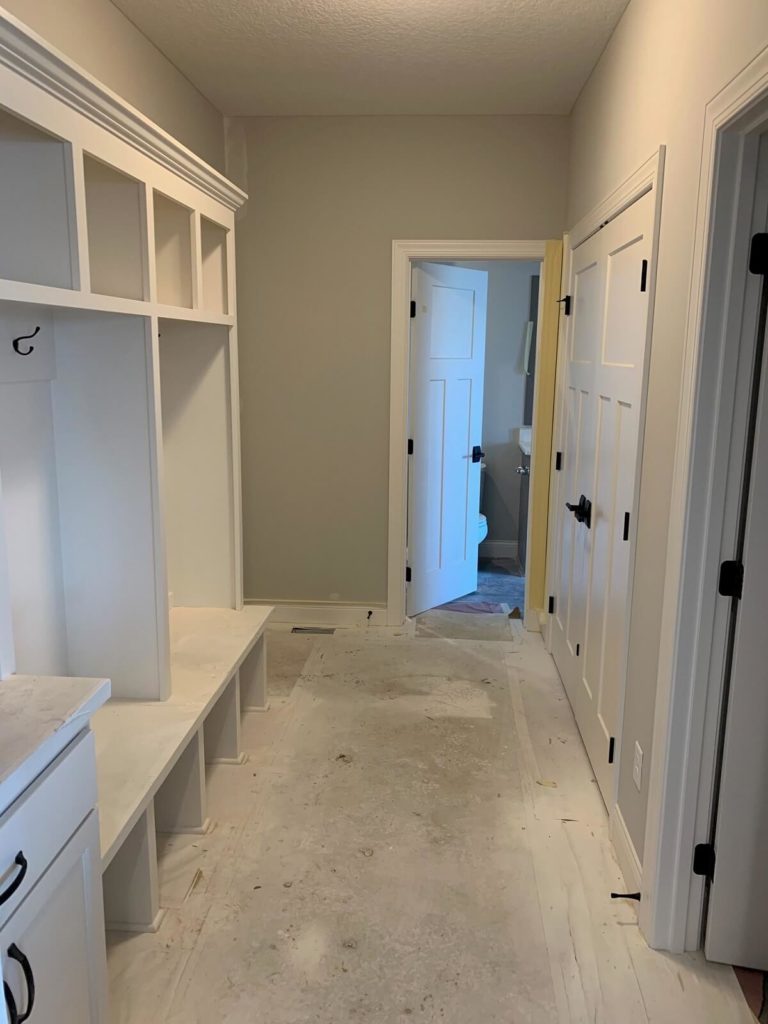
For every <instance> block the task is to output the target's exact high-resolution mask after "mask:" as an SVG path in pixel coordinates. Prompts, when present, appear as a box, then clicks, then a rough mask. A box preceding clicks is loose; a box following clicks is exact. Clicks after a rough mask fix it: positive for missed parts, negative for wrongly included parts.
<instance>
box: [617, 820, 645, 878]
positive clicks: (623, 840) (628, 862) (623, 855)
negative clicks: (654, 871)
mask: <svg viewBox="0 0 768 1024" xmlns="http://www.w3.org/2000/svg"><path fill="white" fill-rule="evenodd" d="M611 842H612V843H613V849H614V853H615V854H616V860H617V861H618V862H619V867H620V868H621V873H622V875H623V876H624V882H625V883H626V886H627V892H640V891H641V890H642V888H643V869H642V866H641V864H640V858H639V857H638V856H637V851H636V850H635V845H634V843H633V842H632V839H631V837H630V834H629V830H628V829H627V823H626V822H625V821H624V817H623V815H622V813H621V811H620V810H619V808H618V806H614V808H613V811H612V813H611Z"/></svg>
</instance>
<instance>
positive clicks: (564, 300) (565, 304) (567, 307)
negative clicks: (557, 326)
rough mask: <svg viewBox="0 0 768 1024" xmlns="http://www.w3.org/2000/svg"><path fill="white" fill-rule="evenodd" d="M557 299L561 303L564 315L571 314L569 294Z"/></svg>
mask: <svg viewBox="0 0 768 1024" xmlns="http://www.w3.org/2000/svg"><path fill="white" fill-rule="evenodd" d="M557 301H558V302H561V303H562V304H563V312H564V313H565V315H566V316H570V315H571V296H570V295H564V296H563V297H562V299H558V300H557Z"/></svg>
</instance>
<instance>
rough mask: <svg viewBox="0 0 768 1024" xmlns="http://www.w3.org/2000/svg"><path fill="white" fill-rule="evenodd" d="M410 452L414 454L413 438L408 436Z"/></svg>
mask: <svg viewBox="0 0 768 1024" xmlns="http://www.w3.org/2000/svg"><path fill="white" fill-rule="evenodd" d="M408 454H409V455H413V438H412V437H409V438H408Z"/></svg>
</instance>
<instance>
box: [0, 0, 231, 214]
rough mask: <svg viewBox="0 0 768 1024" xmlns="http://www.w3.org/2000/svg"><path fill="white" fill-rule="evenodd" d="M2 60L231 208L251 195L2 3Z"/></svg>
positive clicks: (0, 37) (19, 73)
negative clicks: (51, 44) (34, 30)
mask: <svg viewBox="0 0 768 1024" xmlns="http://www.w3.org/2000/svg"><path fill="white" fill-rule="evenodd" d="M0 65H4V66H5V67H7V68H9V69H10V70H11V71H13V72H15V73H16V74H17V75H19V77H21V78H24V79H26V80H27V81H29V82H32V83H33V84H34V85H36V86H38V88H40V89H42V90H43V91H44V92H46V93H48V94H49V95H51V96H54V97H55V98H56V99H58V100H60V101H61V102H62V103H65V104H66V105H67V106H68V107H71V108H72V109H73V110H76V111H77V112H78V113H79V114H82V115H83V116H84V117H87V118H88V119H89V120H90V121H93V122H94V123H95V124H98V125H100V126H101V127H102V128H105V129H106V130H107V131H109V132H111V133H112V134H113V135H116V136H117V137H118V138H120V139H122V140H124V141H125V142H127V143H128V144H129V145H131V146H133V147H134V149H137V150H139V151H140V152H142V153H144V154H145V155H146V156H148V157H150V158H151V159H152V160H154V161H155V162H156V163H158V164H162V166H164V167H166V168H168V170H170V171H172V172H173V173H174V174H176V175H178V177H180V178H183V179H184V180H185V181H187V182H189V183H190V184H192V185H194V186H195V188H198V189H200V191H201V192H204V193H205V194H206V195H209V196H211V197H212V198H213V199H215V200H216V201H217V202H219V203H221V204H222V205H223V206H226V207H228V208H229V209H230V210H237V209H239V207H241V206H242V205H243V203H244V202H245V201H246V199H247V198H248V196H247V195H246V193H245V192H243V191H242V189H239V188H238V187H237V186H236V185H233V184H232V182H231V181H229V180H228V179H227V178H225V177H224V175H223V174H221V173H219V171H217V170H215V169H214V168H213V167H211V166H210V165H209V164H207V163H206V162H205V161H204V160H203V159H201V158H200V157H199V156H197V155H196V154H195V153H193V152H192V151H191V150H189V149H187V147H186V146H184V145H182V144H181V143H180V142H178V141H177V140H176V139H174V138H173V136H171V135H169V134H168V132H166V131H164V130H163V129H162V128H160V127H159V126H158V125H156V124H155V123H154V122H153V121H151V120H150V119H149V118H148V117H145V116H144V114H142V113H141V112H140V111H138V110H137V109H136V108H135V107H132V106H131V105H130V104H129V103H126V101H125V100H124V99H122V98H121V97H120V96H118V95H117V93H115V92H113V91H112V90H111V89H108V88H107V87H106V86H105V85H102V84H101V83H100V82H99V81H97V80H96V79H95V78H94V77H93V76H92V75H90V74H88V72H87V71H85V70H83V68H81V67H79V66H78V65H77V64H75V63H73V62H72V61H71V60H70V59H69V58H68V57H66V56H65V55H64V54H63V53H61V51H59V50H57V49H55V48H53V47H51V46H50V44H49V43H48V42H46V40H44V39H43V38H42V37H41V36H39V35H38V34H37V33H35V32H33V31H32V30H31V29H30V28H29V27H28V26H26V25H24V24H23V22H21V21H19V20H18V18H15V17H14V16H13V15H12V14H10V13H9V12H8V11H6V10H4V9H3V8H0ZM138 73H139V71H138V69H137V74H138Z"/></svg>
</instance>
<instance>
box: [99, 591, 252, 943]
mask: <svg viewBox="0 0 768 1024" xmlns="http://www.w3.org/2000/svg"><path fill="white" fill-rule="evenodd" d="M271 613H272V608H271V607H267V606H248V607H245V608H243V609H242V610H241V611H233V610H229V609H218V608H217V609H208V608H176V609H174V610H173V611H172V613H171V696H170V698H169V699H168V700H167V701H125V700H110V701H109V702H108V703H107V704H105V705H104V707H102V708H101V709H99V711H97V712H96V714H95V715H94V716H93V719H92V728H93V731H94V734H95V738H96V770H97V777H98V786H99V817H100V832H101V857H102V871H103V872H104V897H105V913H106V916H107V923H108V925H109V926H110V927H119V928H125V929H130V930H137V931H144V930H152V929H154V928H156V927H157V925H158V923H159V919H160V908H159V897H158V893H157V864H156V856H157V854H156V844H155V829H156V828H157V830H159V831H190V832H195V831H204V830H205V828H206V824H207V819H206V817H205V763H206V762H207V761H208V762H210V761H218V760H225V761H237V760H238V758H239V749H238V748H239V719H240V709H241V705H242V706H243V707H244V708H246V709H264V708H266V706H267V702H266V650H265V643H266V641H265V637H264V630H265V627H266V625H267V622H268V620H269V617H270V615H271ZM209 727H210V728H209ZM156 815H157V821H156V820H155V817H156Z"/></svg>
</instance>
